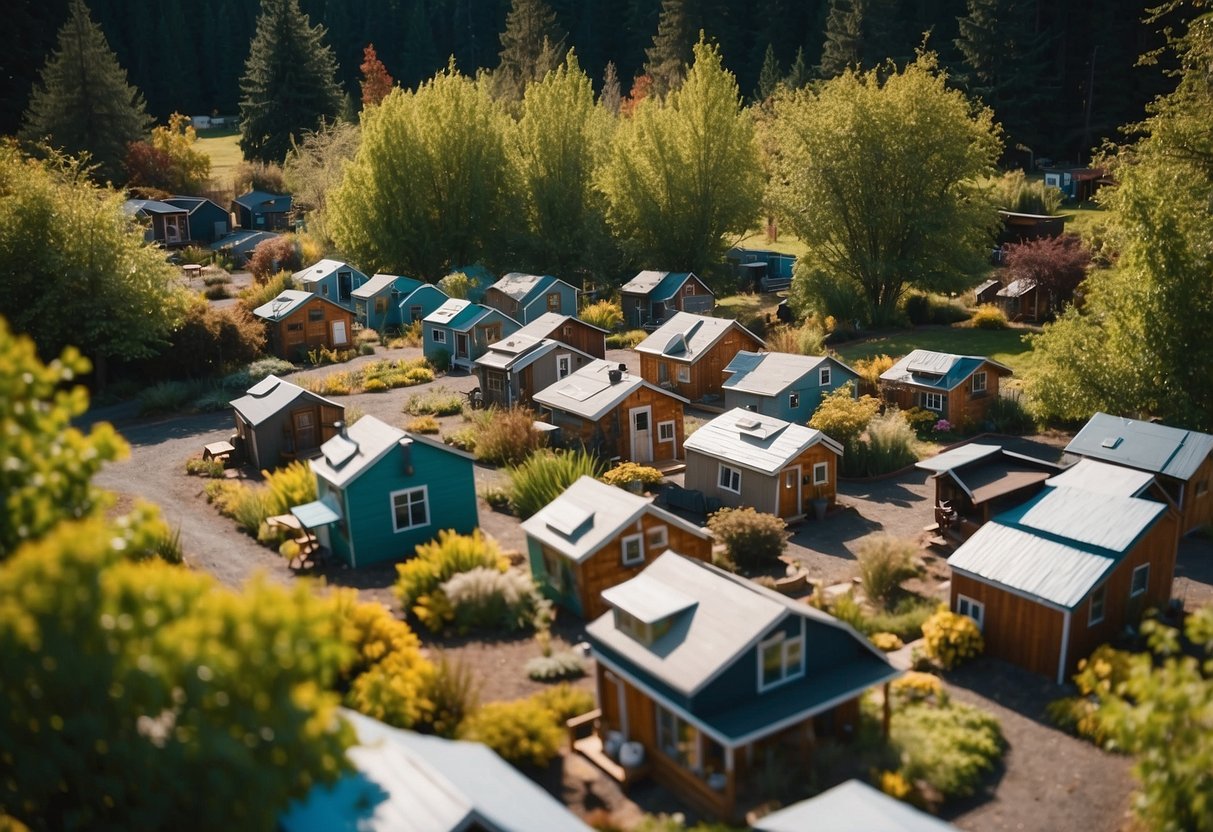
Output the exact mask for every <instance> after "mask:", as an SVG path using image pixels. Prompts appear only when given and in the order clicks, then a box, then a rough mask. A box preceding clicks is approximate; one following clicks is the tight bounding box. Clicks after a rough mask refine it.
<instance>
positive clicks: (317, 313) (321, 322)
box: [266, 297, 354, 361]
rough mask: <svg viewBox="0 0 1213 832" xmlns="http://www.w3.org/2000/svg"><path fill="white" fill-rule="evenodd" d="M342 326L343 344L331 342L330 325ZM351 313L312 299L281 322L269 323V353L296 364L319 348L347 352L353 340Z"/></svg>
mask: <svg viewBox="0 0 1213 832" xmlns="http://www.w3.org/2000/svg"><path fill="white" fill-rule="evenodd" d="M334 321H344V322H345V340H344V341H342V342H340V343H335V342H334V341H333V335H332V333H333V322H334ZM353 329H354V313H353V312H351V311H350V310H348V309H344V308H342V307H340V306H338V305H337V304H335V303H330V302H329V301H327V300H324V299H322V298H319V297H317V298H315V299H314V300H309V301H307V302H306V303H304V304H302V305H300V306H299V308H298V309H296V310H295V311H293V312H292V313H291V314H289V315H287V316H286V317H285V318H283V319H282V320H280V321H269V322H267V323H266V330H267V333H268V335H269V344H268V349H269V351H270V352H272V353H273V354H274V355H276V356H278V357H279V358H285V359H286V360H287V361H297V360H298V359H299V358H300V357H301V355H302V354H303V353H306V352H307V351H308V350H314V349H317V348H319V347H326V348H328V349H331V350H332V349H349V347H350V345H351V344H352V343H353V338H354V333H353Z"/></svg>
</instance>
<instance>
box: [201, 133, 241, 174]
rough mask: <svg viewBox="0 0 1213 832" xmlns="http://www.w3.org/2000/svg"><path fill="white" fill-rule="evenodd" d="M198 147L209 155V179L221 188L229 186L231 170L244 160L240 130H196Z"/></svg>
mask: <svg viewBox="0 0 1213 832" xmlns="http://www.w3.org/2000/svg"><path fill="white" fill-rule="evenodd" d="M198 149H199V150H201V151H202V152H203V153H205V154H206V155H207V156H210V157H211V179H214V180H215V182H216V183H217V184H218V185H219V186H220V187H221V188H229V187H231V184H232V183H231V178H232V171H233V170H234V169H235V168H236V165H238V164H240V162H242V161H244V154H242V153H241V152H240V132H239V131H238V130H235V129H224V130H200V131H198Z"/></svg>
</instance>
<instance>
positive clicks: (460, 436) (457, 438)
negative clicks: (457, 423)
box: [442, 425, 476, 454]
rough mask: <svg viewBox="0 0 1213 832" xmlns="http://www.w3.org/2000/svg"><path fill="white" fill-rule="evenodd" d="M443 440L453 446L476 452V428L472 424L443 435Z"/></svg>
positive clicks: (472, 452) (471, 452)
mask: <svg viewBox="0 0 1213 832" xmlns="http://www.w3.org/2000/svg"><path fill="white" fill-rule="evenodd" d="M442 441H443V442H445V443H446V444H448V445H450V446H451V447H452V448H458V449H459V450H461V451H466V452H467V453H469V454H474V453H476V428H475V427H474V426H472V425H468V426H467V427H462V428H458V429H457V430H453V431H451V432H450V433H448V434H446V435H445V436H443V437H442Z"/></svg>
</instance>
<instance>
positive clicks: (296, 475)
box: [206, 462, 316, 540]
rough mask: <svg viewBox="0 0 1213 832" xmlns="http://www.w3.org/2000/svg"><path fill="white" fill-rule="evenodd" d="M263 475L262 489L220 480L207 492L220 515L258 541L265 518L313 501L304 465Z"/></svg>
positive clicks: (312, 485)
mask: <svg viewBox="0 0 1213 832" xmlns="http://www.w3.org/2000/svg"><path fill="white" fill-rule="evenodd" d="M263 473H264V474H265V484H264V485H250V484H248V483H242V482H231V481H228V480H222V481H216V482H214V483H208V484H207V489H206V496H207V499H208V500H209V501H210V502H211V503H212V504H213V505H214V506H215V508H216V509H218V510H219V513H220V514H223V515H224V516H226V517H230V518H232V519H233V520H235V521H236V524H237V525H238V526H240V528H242V529H244V531H245V532H247V533H248V534H250V535H252V536H254V537H256V538H257V539H258V540H262V539H263V535H262V532H261V525H262V524H263V523H264V522H265V520H266V518H268V517H273V516H274V515H277V514H285V513H286V512H287V511H289V510H290V509H291V506H298V505H302V504H303V503H309V502H311V501H312V500H315V499H316V478H315V476H314V475H313V474H312V471H311V469H310V468H309V467H308V466H307V464H306V463H304V462H292V463H291V464H290V465H288V466H286V467H285V468H279V469H278V470H277V471H273V472H269V471H266V472H263ZM267 540H268V539H267Z"/></svg>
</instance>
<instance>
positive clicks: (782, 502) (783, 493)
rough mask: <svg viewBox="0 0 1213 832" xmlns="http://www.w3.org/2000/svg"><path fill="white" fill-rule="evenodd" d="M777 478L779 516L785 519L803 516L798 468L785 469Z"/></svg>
mask: <svg viewBox="0 0 1213 832" xmlns="http://www.w3.org/2000/svg"><path fill="white" fill-rule="evenodd" d="M779 476H780V480H779V516H780V517H785V518H786V517H796V516H798V515H801V514H804V507H803V503H802V502H801V499H800V485H801V483H800V466H799V465H793V466H792V467H791V468H785V469H784V470H783V472H782V473H781V474H780V475H779Z"/></svg>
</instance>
